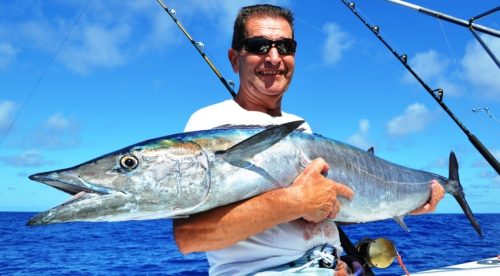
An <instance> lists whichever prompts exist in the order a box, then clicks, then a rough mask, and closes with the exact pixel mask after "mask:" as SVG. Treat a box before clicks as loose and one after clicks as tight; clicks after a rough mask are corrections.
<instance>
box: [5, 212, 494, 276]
mask: <svg viewBox="0 0 500 276" xmlns="http://www.w3.org/2000/svg"><path fill="white" fill-rule="evenodd" d="M33 215H34V213H14V212H0V275H12V274H15V275H25V274H28V275H40V274H42V275H46V274H50V275H53V274H72V275H73V274H77V275H81V274H85V275H95V274H98V275H104V274H105V275H123V274H126V275H135V274H141V275H144V274H147V275H206V274H207V269H208V264H207V261H206V259H205V255H204V254H201V253H198V254H189V255H186V256H183V255H182V254H180V253H179V252H178V251H177V248H176V246H175V243H174V241H173V239H172V238H173V237H172V225H171V221H170V220H154V221H128V222H114V223H67V224H55V225H48V226H43V227H27V226H25V223H26V221H27V220H28V219H29V218H30V217H31V216H33ZM476 217H477V218H478V221H479V223H480V224H481V226H482V229H483V233H484V239H482V240H481V239H479V238H478V236H477V235H476V233H475V232H474V230H473V229H472V227H471V226H470V225H469V223H468V221H467V220H466V218H465V217H464V216H463V215H458V214H449V215H448V214H433V215H425V216H409V217H407V218H406V220H405V221H406V223H407V225H408V226H409V227H410V228H411V230H412V231H411V232H410V233H407V232H405V231H404V230H402V229H401V228H400V227H399V226H398V225H397V224H396V223H395V222H394V221H390V220H387V221H381V222H376V223H367V224H357V225H349V226H345V227H344V230H345V232H346V233H347V234H348V235H349V236H350V238H351V240H353V241H357V240H360V239H362V238H364V237H372V238H376V237H386V238H389V239H392V240H393V241H394V242H395V244H396V246H397V249H398V251H399V252H400V254H401V255H402V256H403V261H404V262H405V265H406V266H407V268H408V270H409V271H410V273H411V272H417V271H421V270H427V269H432V268H437V267H442V266H448V265H452V264H456V263H463V262H468V261H473V260H478V259H482V258H489V257H493V256H496V255H498V254H500V235H499V233H500V214H478V215H476ZM375 273H376V275H401V274H403V270H402V269H401V268H400V267H399V265H398V264H397V262H394V264H393V265H392V266H390V267H389V268H388V269H384V270H379V269H376V270H375Z"/></svg>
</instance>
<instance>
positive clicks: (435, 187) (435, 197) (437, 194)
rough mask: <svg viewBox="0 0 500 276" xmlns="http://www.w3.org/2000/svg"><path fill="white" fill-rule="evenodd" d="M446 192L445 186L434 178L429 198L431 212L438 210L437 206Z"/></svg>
mask: <svg viewBox="0 0 500 276" xmlns="http://www.w3.org/2000/svg"><path fill="white" fill-rule="evenodd" d="M444 194H445V190H444V188H443V187H442V186H441V185H439V183H438V182H437V181H436V180H434V181H433V183H432V186H431V198H430V199H429V202H428V205H429V211H430V212H434V211H435V210H436V207H437V205H438V203H439V201H441V199H443V197H444Z"/></svg>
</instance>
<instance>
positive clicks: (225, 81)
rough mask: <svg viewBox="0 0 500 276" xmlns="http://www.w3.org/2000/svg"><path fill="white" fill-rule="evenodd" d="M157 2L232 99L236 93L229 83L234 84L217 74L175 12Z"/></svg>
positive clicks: (201, 45) (198, 42)
mask: <svg viewBox="0 0 500 276" xmlns="http://www.w3.org/2000/svg"><path fill="white" fill-rule="evenodd" d="M157 1H158V4H160V5H161V6H162V8H163V9H164V10H165V12H167V14H168V15H169V16H170V18H172V20H173V21H174V22H175V24H176V25H177V27H179V29H180V30H181V31H182V33H184V35H185V36H186V37H187V39H188V40H189V42H191V44H193V46H194V47H195V48H196V50H197V51H198V53H199V54H200V55H201V57H202V58H203V59H204V60H205V61H206V62H207V64H208V66H210V68H211V69H212V71H213V72H214V73H215V74H216V75H217V77H218V78H219V80H220V81H221V82H222V84H223V85H224V86H225V87H226V89H227V91H229V93H230V94H231V96H232V97H233V98H234V97H236V93H235V92H234V89H233V87H232V86H231V83H232V84H233V85H234V83H233V82H230V81H227V80H226V79H225V78H224V76H222V74H221V73H220V72H219V70H217V68H216V67H215V65H214V64H213V62H212V61H211V60H210V58H209V57H208V56H207V54H206V53H205V49H204V48H205V45H204V44H203V42H201V41H196V40H194V39H193V37H192V36H191V35H190V34H189V32H188V31H187V30H186V28H184V25H182V23H181V22H180V21H179V19H178V18H177V15H176V11H175V10H174V9H170V8H168V7H167V6H166V5H165V4H164V3H163V1H162V0H157Z"/></svg>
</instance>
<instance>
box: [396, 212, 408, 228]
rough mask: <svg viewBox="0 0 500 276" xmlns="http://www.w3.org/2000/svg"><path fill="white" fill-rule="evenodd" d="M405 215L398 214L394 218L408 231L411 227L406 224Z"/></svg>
mask: <svg viewBox="0 0 500 276" xmlns="http://www.w3.org/2000/svg"><path fill="white" fill-rule="evenodd" d="M404 217H405V216H404V215H403V216H398V217H394V220H395V221H396V222H397V223H398V224H399V225H400V226H401V227H403V229H404V230H405V231H406V232H410V228H408V226H406V223H405V222H404V221H403V219H404Z"/></svg>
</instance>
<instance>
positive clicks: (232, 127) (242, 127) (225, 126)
mask: <svg viewBox="0 0 500 276" xmlns="http://www.w3.org/2000/svg"><path fill="white" fill-rule="evenodd" d="M270 127H273V125H234V124H225V125H220V126H216V127H214V128H211V129H256V128H270ZM295 130H296V131H300V132H305V131H306V129H305V128H302V127H301V128H296V129H295Z"/></svg>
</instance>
